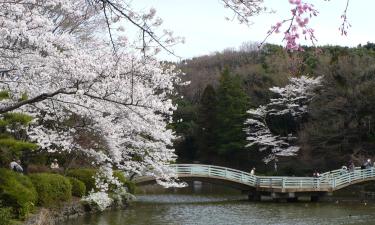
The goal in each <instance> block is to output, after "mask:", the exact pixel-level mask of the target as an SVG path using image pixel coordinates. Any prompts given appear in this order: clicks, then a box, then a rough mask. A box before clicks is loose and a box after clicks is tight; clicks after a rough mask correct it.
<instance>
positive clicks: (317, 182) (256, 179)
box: [170, 164, 375, 190]
mask: <svg viewBox="0 0 375 225" xmlns="http://www.w3.org/2000/svg"><path fill="white" fill-rule="evenodd" d="M170 167H171V168H172V169H174V170H175V172H176V173H177V174H180V175H195V176H205V177H213V178H217V177H219V178H225V179H227V180H231V181H235V182H238V183H242V184H245V185H248V186H251V187H264V188H282V189H285V188H294V189H305V190H306V189H313V190H319V189H320V188H324V189H325V190H328V189H329V190H336V189H340V188H342V187H345V186H347V185H350V184H351V183H353V182H357V181H361V180H365V179H369V178H373V179H375V168H370V169H360V167H356V168H355V169H354V171H352V172H348V171H346V170H345V171H344V170H342V169H338V170H333V171H328V172H325V173H322V176H320V177H318V178H317V177H288V176H257V175H251V174H250V173H248V172H244V171H241V170H236V169H231V168H226V167H222V166H214V165H204V164H173V165H170Z"/></svg>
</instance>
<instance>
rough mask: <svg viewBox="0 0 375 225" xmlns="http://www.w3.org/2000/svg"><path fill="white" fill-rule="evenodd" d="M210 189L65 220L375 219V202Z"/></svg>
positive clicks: (369, 223) (91, 224)
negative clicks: (265, 197)
mask: <svg viewBox="0 0 375 225" xmlns="http://www.w3.org/2000/svg"><path fill="white" fill-rule="evenodd" d="M213 192H214V193H215V194H212V193H213ZM210 193H211V194H210ZM210 193H207V191H204V190H203V191H202V190H199V191H198V193H197V191H195V192H194V191H191V190H189V189H187V190H186V189H185V190H179V191H177V192H176V191H175V192H172V193H164V194H145V195H139V196H138V197H137V201H136V202H134V203H133V204H132V205H131V206H130V207H129V208H128V209H126V210H118V211H108V212H104V213H100V214H96V215H87V216H83V217H80V218H76V219H73V220H70V221H67V222H66V223H65V224H64V225H124V224H130V225H149V224H150V225H154V224H155V225H211V224H212V225H229V224H230V225H231V224H233V225H235V224H236V225H237V224H240V225H242V224H269V225H271V224H272V225H276V224H279V225H339V224H340V225H341V224H343V225H344V224H345V225H346V224H351V225H375V204H374V203H369V204H366V205H365V204H363V203H360V202H357V203H341V202H339V203H335V202H332V203H327V202H326V203H323V202H318V203H310V202H299V203H272V202H249V201H247V200H246V196H244V195H241V194H240V193H230V192H225V193H223V192H215V191H212V188H211V190H210Z"/></svg>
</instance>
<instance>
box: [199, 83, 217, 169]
mask: <svg viewBox="0 0 375 225" xmlns="http://www.w3.org/2000/svg"><path fill="white" fill-rule="evenodd" d="M216 108H217V98H216V92H215V89H214V88H213V87H212V86H211V85H207V86H206V88H205V89H204V92H203V94H202V97H201V100H200V104H199V108H198V118H197V123H198V126H199V129H198V132H197V135H198V137H197V140H198V157H199V160H200V161H202V162H203V163H214V161H215V155H216V154H215V148H216V146H215V145H216V132H215V129H216V122H217V119H216V114H217V109H216Z"/></svg>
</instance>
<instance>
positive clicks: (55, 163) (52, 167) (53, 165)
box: [50, 159, 60, 169]
mask: <svg viewBox="0 0 375 225" xmlns="http://www.w3.org/2000/svg"><path fill="white" fill-rule="evenodd" d="M50 167H51V169H58V168H60V167H59V164H58V163H57V159H54V160H53V162H52V163H51V166H50Z"/></svg>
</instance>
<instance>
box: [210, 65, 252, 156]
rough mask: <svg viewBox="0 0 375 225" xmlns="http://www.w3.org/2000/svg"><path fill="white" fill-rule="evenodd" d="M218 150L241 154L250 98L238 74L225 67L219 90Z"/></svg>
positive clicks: (230, 153)
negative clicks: (232, 73)
mask: <svg viewBox="0 0 375 225" xmlns="http://www.w3.org/2000/svg"><path fill="white" fill-rule="evenodd" d="M217 99H218V104H217V127H216V134H217V144H216V146H217V151H218V153H219V154H220V155H223V156H230V155H232V154H239V153H240V152H239V151H243V150H244V146H245V145H246V136H245V132H244V121H245V120H246V116H247V115H246V111H247V108H248V107H249V98H248V96H247V95H246V93H245V91H244V89H243V88H242V86H241V80H240V78H239V77H238V76H232V75H231V74H230V72H229V70H228V69H225V70H224V71H223V73H222V74H221V77H220V85H219V88H218V91H217Z"/></svg>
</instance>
